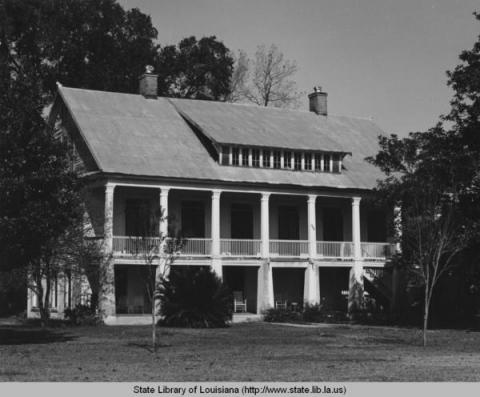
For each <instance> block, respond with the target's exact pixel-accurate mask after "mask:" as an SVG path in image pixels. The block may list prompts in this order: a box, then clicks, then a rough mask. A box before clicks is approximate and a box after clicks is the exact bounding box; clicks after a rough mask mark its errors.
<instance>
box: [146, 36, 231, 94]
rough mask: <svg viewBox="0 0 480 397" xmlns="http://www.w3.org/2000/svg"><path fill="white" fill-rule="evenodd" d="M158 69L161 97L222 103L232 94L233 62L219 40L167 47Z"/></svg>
mask: <svg viewBox="0 0 480 397" xmlns="http://www.w3.org/2000/svg"><path fill="white" fill-rule="evenodd" d="M155 65H156V68H155V69H156V71H157V73H158V75H159V86H158V93H159V95H162V96H170V97H178V98H191V99H206V100H215V101H222V100H225V99H226V98H227V97H228V95H229V94H230V79H231V76H232V71H233V58H232V56H231V55H230V51H229V50H228V48H227V47H225V45H224V44H223V43H222V42H221V41H218V40H217V38H216V37H215V36H210V37H202V38H201V39H200V40H197V39H196V38H195V36H191V37H187V38H185V39H183V40H182V41H180V42H179V43H178V45H176V46H175V45H169V46H166V47H163V48H161V50H160V51H159V53H158V57H157V60H156V63H155Z"/></svg>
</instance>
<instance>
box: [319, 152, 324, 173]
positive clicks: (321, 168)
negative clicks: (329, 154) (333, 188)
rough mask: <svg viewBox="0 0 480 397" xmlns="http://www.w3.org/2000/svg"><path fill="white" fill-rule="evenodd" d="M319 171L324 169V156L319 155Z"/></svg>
mask: <svg viewBox="0 0 480 397" xmlns="http://www.w3.org/2000/svg"><path fill="white" fill-rule="evenodd" d="M320 171H325V156H324V155H323V154H321V155H320Z"/></svg>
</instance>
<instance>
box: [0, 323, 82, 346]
mask: <svg viewBox="0 0 480 397" xmlns="http://www.w3.org/2000/svg"><path fill="white" fill-rule="evenodd" d="M74 339H76V337H74V336H72V335H68V334H66V333H65V332H60V331H57V330H52V329H48V328H45V329H35V328H27V327H22V326H5V327H0V345H30V344H44V343H58V342H68V341H71V340H74Z"/></svg>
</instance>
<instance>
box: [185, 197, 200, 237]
mask: <svg viewBox="0 0 480 397" xmlns="http://www.w3.org/2000/svg"><path fill="white" fill-rule="evenodd" d="M182 233H183V236H184V237H187V238H188V237H191V238H204V237H205V206H204V204H203V202H201V201H184V202H182Z"/></svg>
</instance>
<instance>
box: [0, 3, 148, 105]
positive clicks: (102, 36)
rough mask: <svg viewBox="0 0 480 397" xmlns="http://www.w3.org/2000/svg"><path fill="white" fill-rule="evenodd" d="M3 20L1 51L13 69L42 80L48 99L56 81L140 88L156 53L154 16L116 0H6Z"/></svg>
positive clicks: (130, 89)
mask: <svg viewBox="0 0 480 397" xmlns="http://www.w3.org/2000/svg"><path fill="white" fill-rule="evenodd" d="M0 21H1V23H0V26H1V28H0V51H2V53H3V54H4V56H7V57H8V62H9V64H10V66H11V68H12V70H13V72H14V73H16V74H29V76H30V77H31V78H32V79H33V78H34V79H36V80H37V81H39V83H40V88H41V91H42V94H43V96H44V100H45V103H48V102H49V101H50V100H51V99H52V96H53V94H54V92H55V90H56V87H55V82H56V81H60V82H61V83H62V84H65V85H68V86H71V87H79V88H90V89H98V90H107V91H119V92H131V93H134V92H137V89H138V76H139V75H140V74H141V73H142V72H143V70H144V67H145V65H146V64H152V62H153V61H154V59H155V56H156V52H157V45H155V44H154V40H155V39H156V37H157V31H156V29H155V28H154V27H153V26H152V22H151V19H150V17H149V16H148V15H145V14H143V13H141V12H140V11H139V10H138V9H131V10H128V11H125V10H124V9H123V8H122V7H121V6H120V5H119V4H118V3H116V1H114V0H82V1H75V0H27V1H21V2H19V1H15V0H5V1H3V2H2V3H1V5H0Z"/></svg>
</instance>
